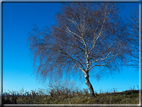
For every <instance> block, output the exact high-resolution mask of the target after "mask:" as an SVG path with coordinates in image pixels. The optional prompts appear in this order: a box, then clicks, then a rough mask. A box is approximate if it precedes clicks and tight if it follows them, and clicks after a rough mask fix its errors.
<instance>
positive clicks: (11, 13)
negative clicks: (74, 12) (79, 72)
mask: <svg viewBox="0 0 142 107" xmlns="http://www.w3.org/2000/svg"><path fill="white" fill-rule="evenodd" d="M122 4H123V6H124V7H123V9H121V10H123V11H122V14H121V15H122V17H124V16H126V17H129V15H130V12H131V11H133V10H134V9H135V8H136V7H137V8H138V6H139V4H138V3H137V4H136V3H122ZM61 6H62V4H61V3H3V91H4V92H8V90H10V91H19V90H21V89H22V88H24V90H25V91H31V90H35V89H36V90H38V88H42V89H45V88H46V87H45V85H47V84H46V83H48V79H47V82H46V83H45V84H42V83H41V82H38V81H37V79H36V75H33V68H32V64H33V60H32V55H31V54H30V50H29V47H28V46H27V45H26V42H27V39H28V36H29V35H28V32H30V31H31V29H32V27H33V25H34V24H36V25H37V26H38V27H39V28H40V29H42V27H44V26H48V27H50V26H51V25H53V24H54V25H55V24H56V23H57V22H56V20H55V16H56V13H57V12H59V11H60V8H61ZM90 81H91V83H92V85H93V87H94V91H96V92H100V89H101V86H102V90H103V91H112V89H113V88H115V89H116V90H117V91H123V90H127V89H130V88H133V87H134V88H135V89H138V87H137V86H139V71H135V69H133V68H131V67H124V68H123V69H122V70H121V72H120V73H119V74H118V73H116V74H115V75H113V76H108V77H102V78H101V79H100V80H99V81H97V80H96V79H94V78H91V77H90ZM76 82H77V84H76V85H77V86H79V87H80V88H87V86H86V84H85V81H79V80H77V81H76Z"/></svg>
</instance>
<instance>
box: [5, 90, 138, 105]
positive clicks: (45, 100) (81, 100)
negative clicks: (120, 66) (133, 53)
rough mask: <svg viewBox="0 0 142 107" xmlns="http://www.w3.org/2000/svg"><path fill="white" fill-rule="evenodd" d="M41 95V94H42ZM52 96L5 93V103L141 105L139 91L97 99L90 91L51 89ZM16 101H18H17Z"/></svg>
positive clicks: (32, 92) (34, 93)
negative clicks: (91, 95)
mask: <svg viewBox="0 0 142 107" xmlns="http://www.w3.org/2000/svg"><path fill="white" fill-rule="evenodd" d="M40 93H41V92H40ZM49 93H50V95H46V94H44V95H41V94H39V92H34V91H31V93H29V92H25V93H24V94H23V95H20V94H19V93H16V94H17V95H18V96H16V94H14V93H12V96H11V94H9V93H5V94H7V96H6V98H3V103H8V104H11V103H12V104H13V103H17V104H25V103H26V104H138V103H139V90H127V91H124V92H115V93H108V92H107V93H101V94H96V95H95V97H90V96H89V93H88V90H87V89H83V91H81V90H80V91H79V90H71V89H68V88H64V89H51V90H50V91H49ZM26 95H29V96H26ZM15 99H16V101H15Z"/></svg>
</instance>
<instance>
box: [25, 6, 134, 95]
mask: <svg viewBox="0 0 142 107" xmlns="http://www.w3.org/2000/svg"><path fill="white" fill-rule="evenodd" d="M118 13H119V8H118V7H117V6H116V4H114V3H67V4H64V5H63V7H62V9H61V11H60V13H58V14H57V16H56V19H57V22H58V23H57V25H53V26H52V27H51V28H50V29H49V30H45V31H41V30H39V29H38V28H35V29H34V32H31V33H30V37H29V39H28V41H29V43H30V50H31V51H32V52H33V55H34V64H33V65H34V66H36V67H37V69H36V71H37V74H39V75H40V76H41V77H42V78H43V79H44V80H45V79H46V78H47V77H48V76H50V77H51V78H53V77H56V78H60V77H63V74H64V73H66V74H68V73H70V72H71V73H72V74H73V75H77V74H79V72H82V73H83V74H84V79H85V83H86V85H87V87H88V89H89V91H90V95H91V96H94V89H93V86H92V84H91V82H90V80H89V72H90V71H91V72H95V73H96V70H97V69H96V68H97V67H99V68H103V67H105V68H107V69H106V70H109V71H110V72H111V71H115V70H116V69H118V68H119V65H122V64H125V63H126V62H127V57H126V56H127V54H128V53H129V54H130V53H131V50H129V49H128V47H129V44H128V32H127V24H125V22H124V21H123V20H122V19H121V18H120V17H119V14H118ZM36 61H38V62H39V63H38V64H37V65H36ZM100 72H101V71H100ZM102 73H103V71H102ZM96 75H98V74H96ZM80 76H82V77H83V75H80Z"/></svg>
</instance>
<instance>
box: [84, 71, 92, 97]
mask: <svg viewBox="0 0 142 107" xmlns="http://www.w3.org/2000/svg"><path fill="white" fill-rule="evenodd" d="M84 76H85V83H86V85H87V86H88V88H89V91H90V96H91V97H94V90H93V87H92V84H91V83H90V81H89V75H88V73H85V74H84Z"/></svg>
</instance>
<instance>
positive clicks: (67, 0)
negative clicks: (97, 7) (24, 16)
mask: <svg viewBox="0 0 142 107" xmlns="http://www.w3.org/2000/svg"><path fill="white" fill-rule="evenodd" d="M0 2H1V3H0V13H1V14H0V17H1V21H0V25H1V26H0V32H1V37H0V50H1V52H0V61H1V62H0V63H1V64H0V68H1V75H0V76H1V84H0V85H1V89H0V91H1V92H0V94H1V93H2V92H3V82H2V81H3V64H2V62H3V54H2V51H3V47H2V44H3V41H2V40H3V37H2V2H5V3H6V2H118V3H119V2H125V3H126V2H127V3H129V2H135V3H139V50H140V52H141V47H142V46H141V0H51V1H50V0H0ZM141 75H142V73H141V53H139V104H4V105H3V106H85V107H86V106H141V89H142V85H141ZM1 100H2V99H1V96H0V104H2V101H1Z"/></svg>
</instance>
